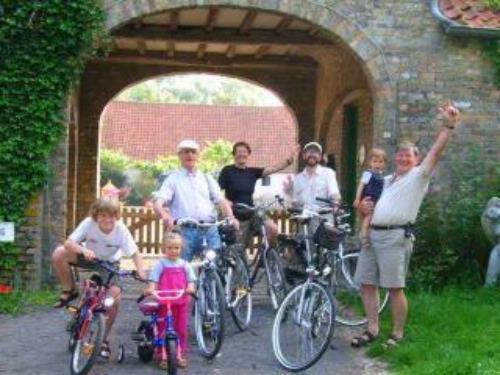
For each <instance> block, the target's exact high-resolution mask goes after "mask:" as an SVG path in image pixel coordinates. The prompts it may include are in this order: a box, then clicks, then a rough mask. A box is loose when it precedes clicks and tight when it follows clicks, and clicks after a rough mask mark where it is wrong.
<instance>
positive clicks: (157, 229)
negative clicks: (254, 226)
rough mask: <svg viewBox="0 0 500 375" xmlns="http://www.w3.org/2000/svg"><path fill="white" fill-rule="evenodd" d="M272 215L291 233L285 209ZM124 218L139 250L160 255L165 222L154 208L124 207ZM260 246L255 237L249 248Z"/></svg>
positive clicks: (145, 253)
mask: <svg viewBox="0 0 500 375" xmlns="http://www.w3.org/2000/svg"><path fill="white" fill-rule="evenodd" d="M270 217H271V218H272V219H273V220H274V222H276V223H277V224H278V228H279V231H280V233H290V221H289V220H288V217H287V215H286V212H284V211H274V212H272V213H271V214H270ZM122 220H123V222H124V223H125V225H126V226H127V228H128V229H129V230H130V233H132V237H133V238H134V240H135V242H136V243H137V246H138V247H139V252H140V253H141V254H142V255H146V256H159V255H160V254H161V251H160V244H161V241H162V238H163V224H162V223H161V221H160V220H159V219H158V218H157V217H156V214H155V213H154V211H153V209H151V208H147V207H137V206H124V207H122ZM258 246H259V239H258V238H257V237H255V238H254V241H253V244H252V246H251V248H250V249H248V250H249V252H250V253H251V254H252V253H253V252H254V251H255V249H256V248H257V247H258Z"/></svg>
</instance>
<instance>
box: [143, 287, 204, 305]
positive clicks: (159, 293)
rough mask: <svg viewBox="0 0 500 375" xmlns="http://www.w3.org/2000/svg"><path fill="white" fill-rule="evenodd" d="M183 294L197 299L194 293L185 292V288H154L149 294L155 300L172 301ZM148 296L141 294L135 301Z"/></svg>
mask: <svg viewBox="0 0 500 375" xmlns="http://www.w3.org/2000/svg"><path fill="white" fill-rule="evenodd" d="M184 294H187V295H189V296H191V297H193V298H194V299H198V297H196V293H192V292H187V291H186V289H172V290H154V291H153V293H152V294H151V296H152V297H153V298H155V299H156V300H157V301H159V302H162V301H174V300H177V299H179V298H181V297H182V296H183V295H184ZM146 297H148V295H147V294H144V293H143V294H141V295H140V296H139V297H138V298H137V299H136V302H137V303H141V302H142V301H144V299H145V298H146Z"/></svg>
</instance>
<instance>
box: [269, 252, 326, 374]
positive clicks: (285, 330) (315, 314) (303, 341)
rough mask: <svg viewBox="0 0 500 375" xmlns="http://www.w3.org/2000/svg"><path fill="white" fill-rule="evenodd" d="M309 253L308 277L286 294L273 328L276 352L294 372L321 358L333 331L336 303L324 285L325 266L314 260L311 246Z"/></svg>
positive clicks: (287, 367) (282, 362) (281, 363)
mask: <svg viewBox="0 0 500 375" xmlns="http://www.w3.org/2000/svg"><path fill="white" fill-rule="evenodd" d="M307 253H308V254H306V259H307V266H306V274H307V277H306V279H305V281H304V282H303V283H301V284H299V285H297V286H295V287H294V288H293V289H292V290H291V291H290V292H289V293H288V294H287V295H286V297H285V299H284V300H283V302H282V303H281V305H280V307H279V309H278V311H277V313H276V316H275V318H274V323H273V329H272V344H273V351H274V355H275V356H276V358H277V359H278V361H279V363H280V365H281V366H283V367H284V368H285V369H287V370H290V371H294V372H295V371H302V370H305V369H308V368H309V367H311V366H312V365H313V364H314V363H316V362H317V361H318V360H319V359H320V358H321V356H322V355H323V353H324V352H325V351H326V349H327V348H328V346H329V343H330V340H331V338H332V336H333V331H334V321H335V305H334V301H333V299H332V295H331V293H330V291H329V290H328V289H327V287H326V286H325V285H324V280H323V277H322V275H323V274H324V272H325V269H321V268H318V267H317V265H314V264H313V263H312V262H311V259H312V257H311V256H310V255H311V254H310V251H309V248H307Z"/></svg>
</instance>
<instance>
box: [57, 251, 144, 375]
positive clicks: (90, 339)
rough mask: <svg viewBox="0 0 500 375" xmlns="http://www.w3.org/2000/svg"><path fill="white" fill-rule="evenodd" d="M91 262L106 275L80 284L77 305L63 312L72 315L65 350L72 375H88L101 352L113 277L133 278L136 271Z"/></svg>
mask: <svg viewBox="0 0 500 375" xmlns="http://www.w3.org/2000/svg"><path fill="white" fill-rule="evenodd" d="M95 263H96V264H97V265H98V266H99V267H102V268H103V269H105V270H106V271H108V272H109V275H108V277H107V280H102V279H101V277H100V276H99V275H97V274H93V275H92V276H91V277H90V278H88V279H86V280H84V281H83V282H82V291H81V294H82V298H81V299H80V302H79V304H78V305H76V306H75V305H69V306H67V307H66V308H67V310H68V311H70V312H71V313H72V314H73V318H72V319H71V320H70V321H69V323H68V326H67V328H66V329H67V331H68V332H69V335H70V337H69V343H68V349H69V351H70V352H71V362H70V371H71V374H72V375H85V374H88V373H89V371H90V370H91V368H92V366H93V365H94V362H95V359H96V355H97V353H99V352H100V350H101V345H102V342H103V339H104V332H105V313H106V311H107V309H109V308H111V307H112V306H113V304H114V303H115V299H114V298H113V297H112V296H109V295H107V294H108V291H109V289H110V286H111V281H112V280H113V278H114V277H125V276H132V277H134V278H136V279H137V278H138V277H137V273H136V271H120V270H118V269H116V268H115V267H113V266H112V265H111V263H108V262H104V261H100V260H96V261H95ZM124 353H125V351H124V348H123V345H120V347H119V351H118V358H117V361H118V362H122V361H123V359H124Z"/></svg>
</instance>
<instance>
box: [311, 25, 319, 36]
mask: <svg viewBox="0 0 500 375" xmlns="http://www.w3.org/2000/svg"><path fill="white" fill-rule="evenodd" d="M319 31H320V29H319V27H311V28H310V29H309V35H311V36H316V35H318V34H319Z"/></svg>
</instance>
